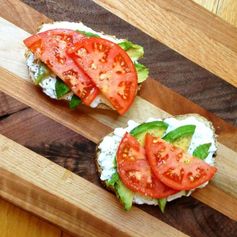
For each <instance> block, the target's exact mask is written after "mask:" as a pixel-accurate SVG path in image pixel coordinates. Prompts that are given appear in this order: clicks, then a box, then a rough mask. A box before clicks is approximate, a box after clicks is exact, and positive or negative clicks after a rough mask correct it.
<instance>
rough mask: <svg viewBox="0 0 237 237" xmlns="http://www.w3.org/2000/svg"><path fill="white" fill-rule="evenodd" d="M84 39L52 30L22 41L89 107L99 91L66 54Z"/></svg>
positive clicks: (58, 30)
mask: <svg viewBox="0 0 237 237" xmlns="http://www.w3.org/2000/svg"><path fill="white" fill-rule="evenodd" d="M84 38H85V36H84V35H82V34H80V33H77V32H76V31H73V30H66V29H54V30H48V31H45V32H42V33H38V34H36V35H32V36H30V37H29V38H27V39H25V40H24V44H25V45H26V46H27V47H28V48H29V49H30V50H31V52H33V53H34V55H35V56H36V57H37V58H38V59H40V60H41V61H42V62H43V63H45V64H46V65H47V66H48V67H49V68H50V69H51V70H52V71H53V72H54V73H55V74H56V75H57V76H58V77H59V78H60V79H61V80H63V81H64V82H65V83H66V84H67V85H68V86H69V88H71V90H72V91H73V92H74V93H75V94H76V95H78V96H79V97H80V98H81V99H82V101H83V102H84V104H86V105H90V104H91V102H92V101H93V100H94V99H95V97H96V96H97V95H98V94H99V89H98V88H97V87H96V86H95V84H94V82H93V81H92V80H91V79H90V78H89V77H88V75H86V74H85V73H84V71H83V70H81V69H80V68H79V67H78V66H77V65H76V64H75V62H74V61H73V60H72V59H71V58H70V57H69V56H68V55H67V53H66V51H67V49H68V48H69V47H71V46H72V45H74V44H75V43H77V42H79V41H81V40H82V39H84Z"/></svg>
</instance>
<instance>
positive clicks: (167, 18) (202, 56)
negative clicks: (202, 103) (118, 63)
mask: <svg viewBox="0 0 237 237" xmlns="http://www.w3.org/2000/svg"><path fill="white" fill-rule="evenodd" d="M95 2H96V3H97V4H99V5H101V6H103V7H104V8H106V9H108V10H109V11H111V12H112V13H114V14H116V15H117V16H119V17H121V18H122V19H124V20H126V21H127V22H129V23H130V24H132V25H134V26H135V27H137V28H139V29H140V30H142V31H144V32H146V33H147V34H149V35H150V36H152V37H154V38H155V39H157V40H159V41H160V42H162V43H164V44H165V45H167V46H169V47H170V48H172V49H174V50H176V51H177V52H179V53H180V54H182V55H184V56H185V57H187V58H188V59H190V60H192V61H193V62H195V63H197V64H198V65H200V66H202V67H204V68H206V69H207V70H209V71H210V72H212V73H214V74H216V75H218V76H220V77H221V78H223V79H224V80H226V81H227V82H229V83H231V84H232V85H234V86H237V80H236V71H237V64H236V61H237V44H236V39H237V29H236V28H235V27H232V26H230V25H228V24H227V23H226V22H224V21H222V20H220V19H218V18H215V17H213V15H211V13H209V12H208V11H205V9H203V8H202V7H200V6H198V5H197V4H194V3H193V2H191V1H189V0H183V1H175V0H160V1H156V2H153V1H146V2H141V3H140V4H136V5H134V4H133V1H127V0H126V1H125V0H124V1H119V2H118V1H116V0H114V1H111V0H96V1H95ZM161 22H162V23H161ZM206 25H208V26H209V27H206ZM187 32H188V34H187ZM207 58H208V60H206V59H207Z"/></svg>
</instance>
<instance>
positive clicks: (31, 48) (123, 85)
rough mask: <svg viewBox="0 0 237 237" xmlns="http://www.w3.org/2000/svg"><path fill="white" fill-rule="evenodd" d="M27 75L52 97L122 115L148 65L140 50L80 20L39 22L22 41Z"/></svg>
mask: <svg viewBox="0 0 237 237" xmlns="http://www.w3.org/2000/svg"><path fill="white" fill-rule="evenodd" d="M24 44H25V45H26V46H27V48H28V50H27V53H26V64H27V66H28V68H29V72H30V77H31V79H32V80H33V82H34V83H35V84H36V85H39V86H40V87H42V89H43V92H44V93H45V94H47V95H48V96H49V97H51V98H53V99H64V100H68V101H69V106H70V107H71V108H75V107H77V106H78V105H79V104H80V103H81V102H82V103H83V104H85V105H87V106H90V107H93V108H95V107H100V108H110V109H113V110H116V111H117V112H118V113H119V114H121V115H122V114H124V113H125V112H126V111H127V110H128V109H129V107H130V106H131V105H132V102H133V100H134V98H135V96H136V93H137V90H138V86H139V84H140V83H141V82H142V81H144V80H145V79H146V78H147V77H148V69H147V68H146V67H145V66H144V65H142V64H140V63H138V60H139V59H140V58H141V57H142V56H143V53H144V51H143V48H142V47H141V46H139V45H137V44H134V43H132V42H130V41H128V40H125V39H117V38H116V37H114V36H110V35H105V34H104V33H100V32H96V31H94V30H92V29H91V28H89V27H86V26H85V25H83V24H82V23H72V22H54V23H51V24H43V25H42V26H41V28H40V30H39V32H38V33H37V34H35V35H32V36H30V37H29V38H27V39H25V40H24Z"/></svg>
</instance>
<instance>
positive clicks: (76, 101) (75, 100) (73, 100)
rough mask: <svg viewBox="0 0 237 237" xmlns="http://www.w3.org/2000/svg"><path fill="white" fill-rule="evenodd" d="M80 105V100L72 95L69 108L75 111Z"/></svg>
mask: <svg viewBox="0 0 237 237" xmlns="http://www.w3.org/2000/svg"><path fill="white" fill-rule="evenodd" d="M79 104H81V99H80V98H79V97H77V96H76V95H73V96H72V98H71V100H70V102H69V108H70V109H75V108H77V106H78V105H79Z"/></svg>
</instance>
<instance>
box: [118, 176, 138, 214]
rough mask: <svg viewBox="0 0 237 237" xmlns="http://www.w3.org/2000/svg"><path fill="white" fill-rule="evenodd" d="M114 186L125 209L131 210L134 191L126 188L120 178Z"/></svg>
mask: <svg viewBox="0 0 237 237" xmlns="http://www.w3.org/2000/svg"><path fill="white" fill-rule="evenodd" d="M114 187H115V192H116V195H117V197H118V199H119V200H120V202H121V203H122V204H123V206H124V209H125V210H126V211H128V210H130V209H131V207H132V201H133V195H134V193H133V192H132V191H130V190H129V189H128V188H126V187H125V186H124V184H123V183H122V181H121V180H120V179H118V180H117V182H116V183H115V185H114Z"/></svg>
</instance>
